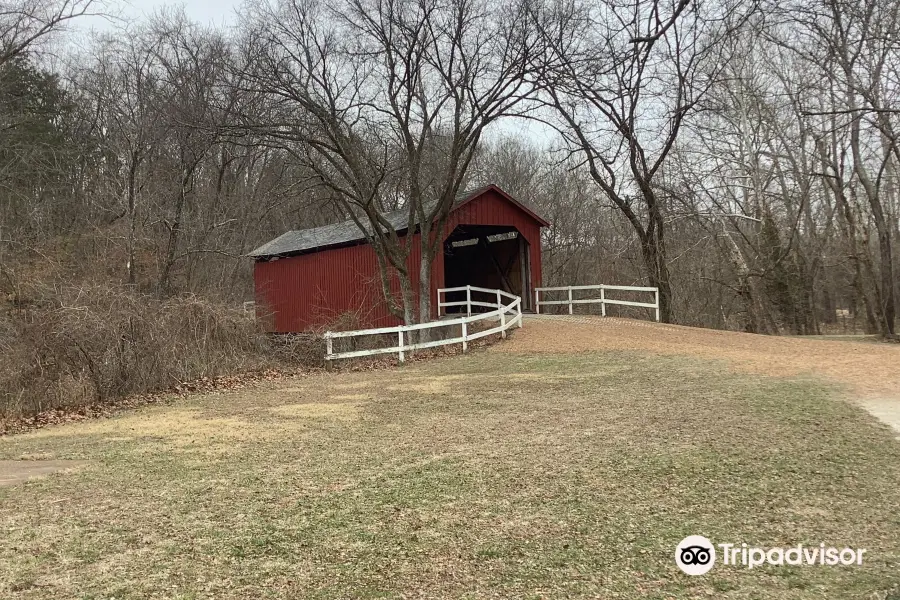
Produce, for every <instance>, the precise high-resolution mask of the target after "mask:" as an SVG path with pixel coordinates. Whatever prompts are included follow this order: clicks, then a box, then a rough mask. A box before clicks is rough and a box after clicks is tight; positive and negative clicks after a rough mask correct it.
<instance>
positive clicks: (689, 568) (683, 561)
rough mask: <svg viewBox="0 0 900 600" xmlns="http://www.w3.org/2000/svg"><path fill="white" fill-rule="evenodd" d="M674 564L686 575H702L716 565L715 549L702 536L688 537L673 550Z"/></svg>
mask: <svg viewBox="0 0 900 600" xmlns="http://www.w3.org/2000/svg"><path fill="white" fill-rule="evenodd" d="M675 564H677V565H678V568H679V569H681V570H682V571H683V572H685V573H687V574H688V575H703V574H705V573H708V572H709V570H710V569H712V568H713V565H714V564H716V549H715V546H713V543H712V542H711V541H709V539H707V538H705V537H703V536H702V535H689V536H687V537H686V538H684V539H683V540H681V542H680V543H679V544H678V546H677V547H676V548H675Z"/></svg>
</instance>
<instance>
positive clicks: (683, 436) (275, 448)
mask: <svg viewBox="0 0 900 600" xmlns="http://www.w3.org/2000/svg"><path fill="white" fill-rule="evenodd" d="M530 329H537V327H534V326H533V323H532V322H529V323H526V327H525V329H523V330H522V331H519V332H517V333H516V336H515V337H514V338H513V340H512V341H510V342H507V343H503V344H500V345H498V346H496V347H495V348H494V349H492V350H490V351H488V352H481V353H473V354H470V355H467V356H460V357H455V358H449V359H445V360H438V361H432V362H428V363H417V364H412V365H407V366H405V367H403V368H401V369H392V370H378V371H365V372H338V373H329V374H315V375H310V376H306V377H300V378H295V379H292V380H287V381H284V382H282V383H279V384H273V383H269V384H266V385H262V386H260V387H259V388H257V389H254V390H243V391H240V392H236V393H229V394H225V393H220V394H214V395H209V396H204V397H197V398H193V399H190V400H187V401H183V402H181V403H180V404H179V405H178V406H177V407H153V408H145V409H142V410H141V411H139V412H136V413H134V414H129V415H122V416H120V417H117V418H115V419H110V420H105V421H95V422H91V423H82V424H78V425H73V426H67V427H59V428H54V429H49V430H46V431H38V432H33V433H29V434H26V435H21V436H13V437H7V438H2V439H0V458H17V457H20V456H23V455H31V456H45V457H47V456H49V457H53V458H56V459H76V460H86V461H89V462H88V465H87V466H85V467H84V468H82V469H80V470H78V471H76V472H74V473H69V474H63V475H53V476H50V477H49V478H46V479H41V480H36V481H32V482H29V483H27V484H26V485H21V486H17V487H11V488H3V489H2V490H0V530H2V532H3V535H4V541H5V543H4V545H2V546H0V595H2V596H4V597H10V598H69V597H86V598H90V597H94V598H110V597H116V598H153V597H171V598H216V599H230V598H234V599H244V598H257V597H274V598H347V597H354V598H366V597H368V598H374V597H382V598H538V597H540V598H598V597H602V598H644V597H652V598H698V597H711V598H725V599H751V598H767V599H770V598H771V599H776V600H780V599H785V600H786V599H789V598H790V599H792V600H793V599H795V598H801V599H802V598H865V599H867V600H868V599H873V598H879V599H881V600H884V599H885V598H887V597H889V596H888V595H889V594H892V593H895V592H896V591H897V590H898V586H900V577H898V575H897V572H896V564H897V562H898V561H900V554H898V541H900V538H898V533H897V532H898V531H900V520H898V519H900V518H898V516H897V513H896V506H897V505H898V504H900V491H898V489H900V488H898V485H897V482H898V481H900V446H898V444H897V443H896V442H895V441H894V439H893V437H892V435H891V434H890V433H889V432H888V431H887V430H886V429H885V428H883V427H880V426H879V425H878V424H877V423H876V422H875V421H874V420H873V419H871V418H870V417H869V416H868V415H866V414H865V413H864V412H863V411H861V410H859V409H857V408H855V407H852V406H851V405H849V404H847V403H844V402H842V401H839V400H837V399H836V396H835V390H833V389H831V388H827V387H824V386H822V385H821V384H820V383H817V382H816V381H814V380H812V379H810V378H808V377H804V378H800V379H797V378H782V377H776V376H769V377H765V378H761V377H758V376H756V375H753V374H750V373H748V372H747V371H735V370H734V369H732V368H730V366H729V364H728V362H727V361H709V360H698V359H697V358H693V357H686V356H676V355H673V354H672V353H660V354H654V353H650V352H647V351H635V350H629V351H622V350H619V351H606V352H598V351H593V352H587V353H569V352H565V353H560V352H555V353H544V352H541V353H538V352H526V351H524V350H523V344H524V343H526V342H528V339H527V338H526V337H525V336H524V335H523V334H526V333H528V332H529V331H530ZM649 329H652V328H649ZM700 335H701V336H702V332H700ZM634 343H642V342H639V341H636V342H634ZM807 343H808V344H815V343H817V342H807ZM867 347H868V348H870V349H871V350H873V351H875V352H876V353H878V352H879V350H878V348H877V347H873V346H871V345H869V346H867ZM689 533H690V534H693V533H703V534H705V535H707V536H708V537H710V538H712V539H713V540H714V541H715V540H720V541H736V542H742V541H744V542H748V543H752V544H759V545H763V546H775V545H788V544H792V543H801V542H802V543H804V544H816V545H817V544H818V543H819V542H820V541H822V542H826V543H834V544H850V545H854V546H859V547H864V548H867V549H868V554H867V559H866V563H865V564H864V565H863V566H862V567H859V568H826V567H823V568H792V569H779V568H774V567H771V568H764V569H754V570H753V571H747V570H741V569H733V568H726V567H724V566H718V565H717V567H716V568H715V569H714V570H713V571H712V572H711V573H710V574H709V575H707V576H704V577H699V578H688V577H686V576H684V575H682V574H681V573H680V572H679V571H677V569H676V568H675V565H674V562H673V560H672V554H673V551H674V550H673V549H674V547H675V544H677V542H678V541H679V540H680V539H681V538H683V537H684V536H685V535H687V534H689Z"/></svg>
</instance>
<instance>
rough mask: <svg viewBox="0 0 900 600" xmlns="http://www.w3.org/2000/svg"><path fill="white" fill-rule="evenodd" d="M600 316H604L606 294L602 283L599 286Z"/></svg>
mask: <svg viewBox="0 0 900 600" xmlns="http://www.w3.org/2000/svg"><path fill="white" fill-rule="evenodd" d="M600 316H602V317H605V316H606V294H605V293H604V289H603V286H602V285H601V286H600Z"/></svg>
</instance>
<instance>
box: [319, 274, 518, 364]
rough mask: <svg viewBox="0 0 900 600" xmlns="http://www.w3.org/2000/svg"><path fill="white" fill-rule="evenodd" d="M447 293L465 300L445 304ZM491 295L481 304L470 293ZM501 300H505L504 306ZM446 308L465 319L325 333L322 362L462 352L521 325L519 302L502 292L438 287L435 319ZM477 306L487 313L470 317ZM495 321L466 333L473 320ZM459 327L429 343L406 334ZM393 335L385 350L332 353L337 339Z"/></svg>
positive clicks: (503, 336) (502, 335)
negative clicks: (445, 349) (450, 348)
mask: <svg viewBox="0 0 900 600" xmlns="http://www.w3.org/2000/svg"><path fill="white" fill-rule="evenodd" d="M448 292H466V300H464V301H457V302H447V301H444V300H442V299H441V294H447V293H448ZM473 292H475V293H477V294H481V295H489V296H491V298H492V300H494V301H493V302H485V301H482V300H473V299H472V293H473ZM504 300H506V301H507V303H506V304H504ZM447 306H465V307H466V316H465V317H459V318H456V319H443V320H440V321H430V322H428V323H419V324H416V325H398V326H396V327H378V328H375V329H360V330H358V331H327V332H325V335H324V336H323V337H324V338H325V348H326V350H325V360H337V359H340V358H356V357H360V356H374V355H376V354H396V355H397V358H399V359H400V362H403V361H404V360H406V352H409V351H410V350H422V349H424V348H434V347H437V346H447V345H450V344H462V349H463V352H465V351H466V350H468V348H469V342H470V341H472V340H477V339H478V338H482V337H485V336H488V335H491V334H494V333H499V334H500V337H501V338H505V337H506V330H507V329H509V328H510V327H512V326H513V325H517V326H518V327H521V326H522V299H521V298H520V297H519V296H514V295H512V294H509V293H507V292H504V291H502V290H490V289H487V288H480V287H475V286H470V285H467V286H464V287H456V288H441V289H439V290H438V316H439V317H440V315H441V309H442V308H446V307H447ZM473 306H479V307H483V308H490V309H493V310H490V311H488V312H484V313H477V314H474V315H473V314H472V307H473ZM510 313H512V315H513V316H512V318H510V319H507V315H508V314H510ZM493 319H499V321H500V324H499V325H498V326H496V327H491V328H489V329H485V330H484V331H478V332H476V333H469V324H470V323H475V322H476V321H487V320H493ZM456 325H459V326H460V336H459V337H454V338H447V339H443V340H432V341H429V342H419V343H410V336H409V332H411V331H422V330H426V329H435V328H438V327H452V326H456ZM391 333H396V334H397V345H395V346H388V347H386V348H375V349H371V350H351V351H348V352H335V351H334V340H335V339H337V338H357V337H364V336H373V335H385V334H391Z"/></svg>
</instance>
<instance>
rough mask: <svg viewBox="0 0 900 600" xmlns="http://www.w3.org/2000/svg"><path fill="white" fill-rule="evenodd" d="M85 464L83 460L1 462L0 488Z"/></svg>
mask: <svg viewBox="0 0 900 600" xmlns="http://www.w3.org/2000/svg"><path fill="white" fill-rule="evenodd" d="M83 464H85V461H82V460H0V487H4V486H7V485H15V484H17V483H22V482H23V481H27V480H29V479H34V478H35V477H45V476H47V475H50V474H51V473H57V472H59V471H64V470H66V469H71V468H74V467H78V466H81V465H83Z"/></svg>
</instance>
